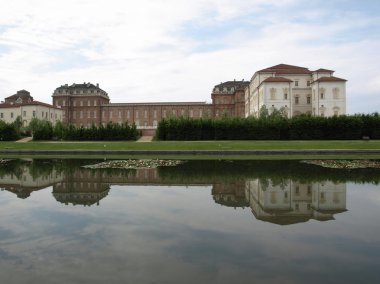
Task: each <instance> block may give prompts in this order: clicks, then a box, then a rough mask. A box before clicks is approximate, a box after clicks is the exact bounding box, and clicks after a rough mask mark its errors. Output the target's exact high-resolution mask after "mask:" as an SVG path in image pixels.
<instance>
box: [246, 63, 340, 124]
mask: <svg viewBox="0 0 380 284" xmlns="http://www.w3.org/2000/svg"><path fill="white" fill-rule="evenodd" d="M333 73H334V71H331V70H327V69H319V70H316V71H310V70H309V69H307V68H305V67H298V66H292V65H285V64H279V65H276V66H272V67H269V68H266V69H263V70H260V71H257V72H256V73H255V74H254V75H253V77H252V79H251V81H250V84H249V86H248V87H246V89H245V116H246V117H248V116H255V117H258V116H259V114H260V109H261V108H262V107H263V106H266V108H267V109H268V110H269V113H271V112H272V111H273V110H274V109H281V108H282V109H285V110H286V112H287V114H288V117H293V116H296V115H300V114H310V115H314V116H325V117H329V116H334V115H344V114H346V80H345V79H341V78H337V77H334V76H333Z"/></svg>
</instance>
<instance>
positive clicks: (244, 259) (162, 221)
mask: <svg viewBox="0 0 380 284" xmlns="http://www.w3.org/2000/svg"><path fill="white" fill-rule="evenodd" d="M95 162H98V161H80V160H39V159H35V160H14V161H12V162H10V163H9V164H7V166H6V167H4V166H0V187H1V189H2V190H3V191H4V192H1V194H0V195H1V197H0V216H1V222H0V275H1V281H2V283H28V284H33V283H57V284H61V283H62V284H63V283H65V284H66V283H186V284H187V283H189V284H190V283H191V284H192V283H223V284H224V283H226V284H227V283H233V282H235V283H244V284H245V283H253V282H255V283H256V282H257V283H309V284H314V283H345V284H347V283H360V282H364V283H377V281H376V280H377V279H379V277H380V274H379V271H378V269H377V264H376V263H379V262H380V242H379V240H380V227H379V226H378V216H379V215H380V206H379V200H380V192H379V186H378V184H379V182H380V175H379V171H375V170H358V171H356V170H355V171H339V170H330V169H323V168H318V167H315V166H312V165H300V164H299V163H298V162H296V161H239V162H232V161H190V162H187V163H184V164H181V165H180V166H178V167H173V168H158V169H144V170H111V169H106V170H91V169H84V168H81V165H85V164H92V163H95ZM43 188H46V189H47V190H41V189H43ZM34 191H38V192H34ZM210 192H211V194H210ZM14 194H16V195H17V196H18V197H20V198H23V199H22V200H20V199H18V198H15V195H14ZM210 195H211V196H210ZM55 200H56V201H58V202H59V204H58V203H57V202H54V201H55ZM346 200H349V203H347V202H346ZM52 201H53V202H52ZM61 204H66V205H67V206H65V205H61ZM96 204H97V205H100V206H96ZM347 204H348V205H347ZM57 205H58V206H57ZM73 205H77V206H73ZM78 205H79V206H78ZM347 207H349V211H348V210H346V208H347ZM234 208H235V209H236V210H235V209H234ZM240 208H242V209H240ZM345 211H346V212H345ZM341 212H345V213H343V214H339V213H341ZM252 213H253V214H252ZM337 214H339V215H337ZM253 216H254V217H256V218H254V217H253ZM337 216H339V218H338V217H337ZM334 218H336V221H334V222H316V221H310V222H307V221H308V220H318V221H325V220H333V219H334ZM277 224H281V225H288V226H278V225H277ZM290 224H297V225H290Z"/></svg>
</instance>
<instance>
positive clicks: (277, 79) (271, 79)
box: [262, 77, 293, 83]
mask: <svg viewBox="0 0 380 284" xmlns="http://www.w3.org/2000/svg"><path fill="white" fill-rule="evenodd" d="M284 82H285V83H291V82H293V81H292V80H290V79H287V78H284V77H269V78H267V79H265V80H264V81H263V82H262V83H284Z"/></svg>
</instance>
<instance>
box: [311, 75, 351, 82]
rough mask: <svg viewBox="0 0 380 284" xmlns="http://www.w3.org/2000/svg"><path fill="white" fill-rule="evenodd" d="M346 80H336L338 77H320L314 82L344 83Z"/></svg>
mask: <svg viewBox="0 0 380 284" xmlns="http://www.w3.org/2000/svg"><path fill="white" fill-rule="evenodd" d="M346 81H347V80H346V79H342V78H338V77H334V76H331V77H321V78H319V79H318V80H315V81H314V82H346Z"/></svg>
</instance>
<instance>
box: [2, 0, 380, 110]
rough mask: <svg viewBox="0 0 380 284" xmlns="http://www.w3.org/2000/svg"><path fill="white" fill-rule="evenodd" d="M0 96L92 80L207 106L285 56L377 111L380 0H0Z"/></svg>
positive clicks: (137, 97) (134, 97) (123, 92)
mask: <svg viewBox="0 0 380 284" xmlns="http://www.w3.org/2000/svg"><path fill="white" fill-rule="evenodd" d="M0 7H1V9H0V100H3V99H4V98H5V97H7V96H10V95H13V94H15V93H16V92H17V91H18V90H21V89H26V90H28V91H30V92H31V95H32V96H33V97H34V99H35V100H39V101H43V102H47V103H51V102H52V99H51V95H52V93H53V91H54V89H55V88H57V87H59V86H61V85H63V84H73V83H83V82H91V83H94V84H96V83H99V84H100V87H101V88H102V89H103V90H105V91H106V92H108V94H109V97H110V99H111V102H113V103H118V102H167V101H179V102H184V101H207V102H209V101H211V99H210V94H211V90H212V88H213V86H215V85H217V84H219V83H220V82H223V81H228V80H234V79H236V80H242V79H245V80H250V79H251V78H252V76H253V74H254V73H255V72H256V71H257V70H260V69H263V68H266V67H269V66H273V65H276V64H280V63H284V64H291V65H297V66H303V67H307V68H309V69H310V70H316V69H318V68H327V69H332V70H335V71H336V72H335V74H334V75H335V76H337V77H340V78H345V79H347V80H348V82H347V112H348V113H351V114H352V113H371V112H375V111H380V99H379V98H378V96H379V95H380V70H379V63H380V55H379V54H380V1H379V0H360V1H358V0H356V1H351V0H347V1H343V0H330V1H324V0H308V1H305V0H139V1H130V0H65V1H62V0H49V1H46V0H13V1H10V0H0Z"/></svg>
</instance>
